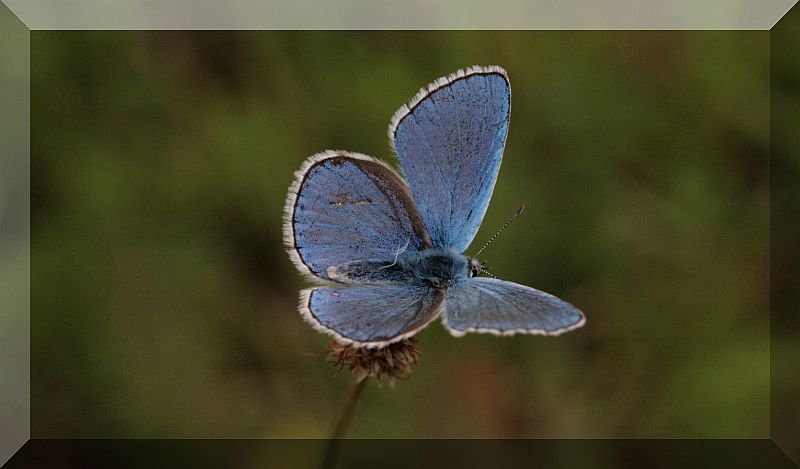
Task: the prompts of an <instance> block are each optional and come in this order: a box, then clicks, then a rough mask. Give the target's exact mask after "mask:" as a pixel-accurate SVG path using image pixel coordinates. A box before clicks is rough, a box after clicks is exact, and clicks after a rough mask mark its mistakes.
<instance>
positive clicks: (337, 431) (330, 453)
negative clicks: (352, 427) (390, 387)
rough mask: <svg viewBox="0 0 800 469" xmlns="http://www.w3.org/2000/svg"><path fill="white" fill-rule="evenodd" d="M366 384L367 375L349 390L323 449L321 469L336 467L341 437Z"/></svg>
mask: <svg viewBox="0 0 800 469" xmlns="http://www.w3.org/2000/svg"><path fill="white" fill-rule="evenodd" d="M366 383H367V375H364V376H362V377H360V378H358V381H356V384H355V385H354V386H353V388H352V389H351V390H350V394H348V396H347V401H345V403H344V408H343V409H342V413H341V415H339V420H338V421H337V422H336V426H335V427H334V428H333V433H332V434H331V437H330V439H329V440H328V446H327V447H326V448H325V459H324V460H323V462H322V468H323V469H333V467H334V466H336V460H337V458H338V456H339V449H340V447H341V440H342V437H343V436H344V433H345V431H346V430H347V425H348V424H349V423H350V418H351V417H352V415H353V409H354V408H355V406H356V402H357V401H358V398H359V396H361V391H362V390H363V389H364V385H365V384H366Z"/></svg>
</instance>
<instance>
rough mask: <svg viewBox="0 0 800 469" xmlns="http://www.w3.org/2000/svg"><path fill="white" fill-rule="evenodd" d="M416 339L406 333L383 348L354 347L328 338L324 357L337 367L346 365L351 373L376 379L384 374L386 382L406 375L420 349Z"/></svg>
mask: <svg viewBox="0 0 800 469" xmlns="http://www.w3.org/2000/svg"><path fill="white" fill-rule="evenodd" d="M416 344H417V339H416V338H414V337H409V338H407V339H403V340H401V341H400V342H395V343H393V344H390V345H387V346H386V347H383V348H378V349H370V348H354V347H352V346H350V345H342V344H340V343H339V342H336V341H335V340H334V341H332V342H331V344H330V348H329V350H328V357H330V358H331V361H333V363H334V366H337V367H339V370H342V369H343V368H345V367H347V368H348V369H349V370H350V371H351V372H352V373H355V374H357V375H360V376H370V377H372V378H375V380H376V381H379V382H380V381H381V380H382V379H383V378H388V380H389V382H390V383H392V384H393V383H394V381H395V380H396V379H406V378H408V377H409V376H410V375H411V369H412V368H413V367H414V366H415V365H416V364H417V363H419V359H420V353H419V350H418V349H417V345H416Z"/></svg>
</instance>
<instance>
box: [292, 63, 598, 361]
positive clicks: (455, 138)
mask: <svg viewBox="0 0 800 469" xmlns="http://www.w3.org/2000/svg"><path fill="white" fill-rule="evenodd" d="M510 112H511V87H510V83H509V80H508V75H507V73H506V71H505V70H503V69H502V68H500V67H497V66H488V67H481V66H473V67H469V68H465V69H461V70H458V71H457V72H455V73H453V74H451V75H449V76H446V77H442V78H439V79H437V80H435V81H433V82H432V83H431V84H429V85H428V86H426V87H425V88H422V89H421V90H420V91H419V93H417V95H416V96H414V98H413V99H412V100H411V101H409V102H408V103H406V104H405V105H403V106H402V107H401V108H400V109H399V110H398V111H397V112H396V113H395V114H394V116H393V117H392V119H391V122H390V125H389V139H390V141H391V144H392V147H393V149H394V151H395V153H396V154H397V157H398V158H399V160H400V167H401V169H402V174H403V175H404V176H405V178H404V177H403V176H401V175H400V174H399V173H398V172H397V171H396V170H395V169H394V168H393V167H392V166H390V165H388V164H386V163H384V162H383V161H380V160H378V159H375V158H372V157H370V156H366V155H362V154H359V153H352V152H347V151H331V150H328V151H324V152H322V153H318V154H316V155H313V156H311V157H309V158H308V159H306V160H305V162H303V164H302V166H301V167H300V169H299V170H298V171H297V172H295V179H294V182H293V183H292V185H291V186H290V188H289V193H288V196H287V199H286V205H285V207H284V219H283V235H284V243H285V247H286V250H287V251H288V253H289V257H290V258H291V260H292V261H293V263H294V265H295V266H296V267H297V268H298V270H299V271H300V272H301V273H302V274H304V275H305V276H306V277H307V278H309V279H310V280H312V281H315V282H316V283H317V286H315V287H313V288H308V289H305V290H302V291H301V292H300V303H299V310H300V313H301V314H302V316H303V318H305V320H306V321H307V322H308V323H310V324H311V325H312V326H313V327H314V328H315V329H317V330H319V331H322V332H324V333H326V334H329V335H331V336H333V337H334V339H335V340H337V341H338V342H340V343H342V344H351V345H352V346H354V347H369V348H379V347H384V346H387V345H389V344H392V343H394V342H398V341H400V340H402V339H404V338H407V337H411V336H413V335H415V334H417V333H418V332H419V331H420V330H421V329H422V328H424V327H425V326H427V325H428V324H429V323H430V322H431V321H433V320H434V319H436V318H437V317H441V318H442V322H443V324H444V326H445V327H446V328H447V330H449V331H450V333H451V334H452V335H454V336H457V337H458V336H462V335H464V334H465V333H467V332H488V333H492V334H496V335H512V334H516V333H523V334H541V335H557V334H560V333H562V332H566V331H569V330H572V329H575V328H577V327H580V326H582V325H583V324H584V322H585V318H584V315H583V313H582V312H581V311H580V310H578V309H577V308H575V307H574V306H572V305H570V304H569V303H567V302H565V301H563V300H561V299H559V298H556V297H555V296H553V295H550V294H548V293H544V292H542V291H539V290H535V289H533V288H530V287H526V286H524V285H519V284H516V283H512V282H508V281H504V280H498V279H495V278H493V277H483V276H480V274H481V273H483V272H485V270H484V268H483V264H482V263H481V262H480V261H478V260H477V259H475V258H470V257H467V256H466V255H464V254H463V253H464V251H466V249H467V248H468V247H469V245H470V243H471V242H472V240H473V238H474V237H475V234H476V233H477V231H478V227H479V226H480V224H481V221H482V219H483V216H484V214H485V213H486V209H487V207H488V205H489V199H490V198H491V196H492V192H493V190H494V185H495V181H496V180H497V174H498V171H499V169H500V162H501V160H502V156H503V150H504V147H505V141H506V135H507V133H508V126H509V118H510Z"/></svg>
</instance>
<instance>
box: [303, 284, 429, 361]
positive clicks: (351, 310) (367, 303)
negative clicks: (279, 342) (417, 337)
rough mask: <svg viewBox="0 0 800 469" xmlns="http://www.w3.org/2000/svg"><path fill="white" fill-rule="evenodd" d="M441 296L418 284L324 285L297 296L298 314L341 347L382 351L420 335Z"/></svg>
mask: <svg viewBox="0 0 800 469" xmlns="http://www.w3.org/2000/svg"><path fill="white" fill-rule="evenodd" d="M443 304H444V292H443V291H442V290H435V289H433V288H428V287H424V286H419V285H403V284H387V285H352V286H342V287H341V288H338V287H334V286H328V287H317V288H309V289H307V290H303V291H301V292H300V312H301V313H302V314H303V317H304V318H305V319H306V321H308V322H309V323H310V324H311V325H312V326H314V328H315V329H317V330H320V331H322V332H324V333H326V334H329V335H331V336H333V337H334V338H336V340H337V341H338V342H340V343H343V344H353V345H355V346H359V347H371V348H377V347H384V346H386V345H388V344H391V343H393V342H397V341H399V340H402V339H404V338H406V337H409V336H412V335H414V334H416V333H417V332H419V330H420V329H422V328H423V327H425V326H426V325H428V323H430V322H431V321H432V320H433V319H434V318H436V316H438V314H439V312H440V311H441V308H442V306H443Z"/></svg>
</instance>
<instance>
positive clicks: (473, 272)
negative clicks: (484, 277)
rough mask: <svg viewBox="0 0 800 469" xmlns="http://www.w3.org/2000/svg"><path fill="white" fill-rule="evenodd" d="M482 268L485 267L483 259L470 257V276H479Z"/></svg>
mask: <svg viewBox="0 0 800 469" xmlns="http://www.w3.org/2000/svg"><path fill="white" fill-rule="evenodd" d="M482 269H483V264H482V263H481V261H479V260H478V259H470V260H469V276H470V278H472V277H477V276H478V275H480V273H481V271H482Z"/></svg>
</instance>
